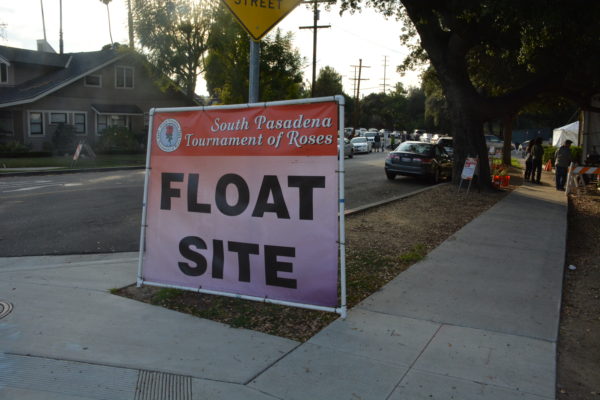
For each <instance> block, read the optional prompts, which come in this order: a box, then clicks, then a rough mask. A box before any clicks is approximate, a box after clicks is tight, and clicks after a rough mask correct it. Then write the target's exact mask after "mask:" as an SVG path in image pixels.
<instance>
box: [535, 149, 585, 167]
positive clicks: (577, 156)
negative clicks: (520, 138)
mask: <svg viewBox="0 0 600 400" xmlns="http://www.w3.org/2000/svg"><path fill="white" fill-rule="evenodd" d="M556 150H558V148H556V147H554V146H544V161H543V162H544V164H546V163H547V162H548V160H551V161H552V165H554V155H555V154H556ZM570 150H571V160H573V162H575V163H577V164H581V155H582V154H583V147H581V146H571V147H570Z"/></svg>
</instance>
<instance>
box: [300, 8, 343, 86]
mask: <svg viewBox="0 0 600 400" xmlns="http://www.w3.org/2000/svg"><path fill="white" fill-rule="evenodd" d="M302 3H303V4H312V5H313V24H312V25H311V26H301V27H300V29H312V30H313V63H312V85H311V89H310V93H311V97H315V81H316V80H317V29H322V28H331V25H317V22H318V21H319V13H320V12H319V3H335V0H334V1H331V0H307V1H303V2H302Z"/></svg>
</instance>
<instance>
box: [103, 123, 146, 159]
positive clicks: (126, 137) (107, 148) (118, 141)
mask: <svg viewBox="0 0 600 400" xmlns="http://www.w3.org/2000/svg"><path fill="white" fill-rule="evenodd" d="M95 150H96V152H98V153H104V154H110V153H136V152H139V151H141V150H142V146H141V145H140V143H139V141H138V137H136V135H135V134H133V133H132V132H131V131H130V130H129V129H127V128H125V127H121V126H112V127H109V128H106V129H105V130H104V131H103V132H102V136H101V137H100V139H99V140H98V141H97V142H96V145H95Z"/></svg>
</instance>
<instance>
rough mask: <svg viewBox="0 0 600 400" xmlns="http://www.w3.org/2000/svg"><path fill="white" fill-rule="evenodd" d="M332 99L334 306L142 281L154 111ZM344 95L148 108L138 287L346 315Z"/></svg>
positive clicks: (239, 106) (201, 109) (184, 110)
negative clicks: (335, 116)
mask: <svg viewBox="0 0 600 400" xmlns="http://www.w3.org/2000/svg"><path fill="white" fill-rule="evenodd" d="M332 101H335V102H336V103H337V104H338V141H339V142H338V165H337V167H338V169H337V171H335V172H336V173H337V174H338V228H339V229H338V250H339V263H338V274H339V275H338V276H339V285H340V286H339V289H340V297H339V298H338V300H339V301H338V306H337V307H326V306H319V305H314V304H304V303H298V302H291V301H285V300H277V299H270V298H267V297H256V296H249V295H242V294H236V293H231V292H221V291H215V290H207V289H202V288H198V287H184V286H178V285H169V284H164V283H159V282H150V281H146V280H144V277H143V257H144V251H145V238H146V227H147V214H148V209H147V205H148V193H149V192H148V185H149V181H150V174H151V173H152V170H151V164H150V162H151V150H152V139H153V138H154V134H153V132H154V114H155V113H157V112H187V111H205V110H227V109H239V108H242V107H248V108H250V107H269V106H284V105H297V104H309V103H320V102H332ZM344 108H345V102H344V96H342V95H337V96H333V97H320V98H312V99H300V100H286V101H273V102H265V103H248V104H242V105H223V106H211V107H181V108H153V109H151V110H150V121H149V127H148V147H147V154H146V172H145V177H144V195H143V202H142V218H141V231H140V243H139V260H138V270H137V287H141V286H142V285H143V284H147V285H150V286H158V287H166V288H174V289H182V290H188V291H193V292H198V293H206V294H216V295H221V296H226V297H233V298H239V299H244V300H253V301H258V302H264V303H273V304H280V305H285V306H293V307H299V308H306V309H311V310H319V311H327V312H335V313H337V314H340V316H341V317H342V318H346V315H347V291H346V243H345V241H346V235H345V220H344V211H345V197H344V196H345V194H344V175H345V169H344Z"/></svg>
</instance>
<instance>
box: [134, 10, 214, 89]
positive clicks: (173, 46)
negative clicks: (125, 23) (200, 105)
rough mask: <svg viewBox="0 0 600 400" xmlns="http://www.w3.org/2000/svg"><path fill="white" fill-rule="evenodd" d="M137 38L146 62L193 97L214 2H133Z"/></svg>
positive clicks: (206, 44)
mask: <svg viewBox="0 0 600 400" xmlns="http://www.w3.org/2000/svg"><path fill="white" fill-rule="evenodd" d="M134 3H135V4H134V8H133V19H134V26H135V31H136V34H137V37H138V39H139V41H140V44H141V46H142V49H143V50H144V52H146V53H147V56H148V59H149V60H150V62H151V63H152V64H153V65H155V66H156V67H157V68H158V69H159V70H160V71H161V72H162V73H163V74H165V75H166V76H168V77H171V78H173V79H174V80H175V82H176V83H177V84H178V85H179V86H181V87H182V88H184V89H185V90H186V93H187V94H188V96H190V97H191V96H192V95H193V94H194V90H195V88H196V82H197V78H198V75H199V74H200V73H201V72H202V71H203V70H204V64H203V61H204V56H205V53H206V51H207V49H208V37H209V32H210V29H211V23H212V20H213V16H214V14H213V13H214V10H215V5H216V1H214V0H205V1H200V2H197V1H188V0H145V1H143V2H141V1H136V2H134Z"/></svg>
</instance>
